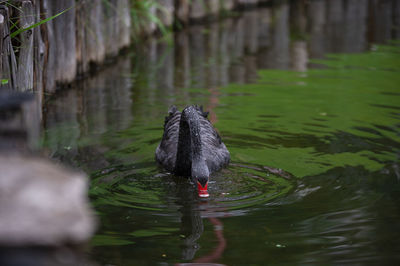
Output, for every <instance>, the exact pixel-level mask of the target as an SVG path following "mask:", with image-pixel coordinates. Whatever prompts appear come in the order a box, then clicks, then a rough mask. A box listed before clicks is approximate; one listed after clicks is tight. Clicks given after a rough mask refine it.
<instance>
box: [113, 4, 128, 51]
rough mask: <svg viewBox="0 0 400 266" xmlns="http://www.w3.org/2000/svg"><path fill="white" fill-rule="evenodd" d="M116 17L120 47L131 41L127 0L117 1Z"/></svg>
mask: <svg viewBox="0 0 400 266" xmlns="http://www.w3.org/2000/svg"><path fill="white" fill-rule="evenodd" d="M116 15H117V19H118V33H119V36H118V48H119V49H122V48H125V47H127V46H128V45H129V44H130V43H131V34H130V32H131V30H130V27H131V14H130V5H129V1H128V0H118V2H117V14H116Z"/></svg>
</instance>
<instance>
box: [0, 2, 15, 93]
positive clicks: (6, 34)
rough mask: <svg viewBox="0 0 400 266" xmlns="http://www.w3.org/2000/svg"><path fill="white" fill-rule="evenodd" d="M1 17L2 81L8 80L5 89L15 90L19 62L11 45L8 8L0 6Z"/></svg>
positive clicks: (0, 73) (3, 86)
mask: <svg viewBox="0 0 400 266" xmlns="http://www.w3.org/2000/svg"><path fill="white" fill-rule="evenodd" d="M0 15H1V16H2V17H3V23H0V24H1V25H0V28H1V29H0V32H1V34H2V35H0V37H1V40H0V41H1V42H2V50H1V60H0V62H1V65H2V66H1V70H2V71H1V72H0V76H1V79H2V80H7V81H8V83H7V84H4V85H1V87H2V88H5V89H14V86H15V83H16V72H17V62H16V59H15V54H14V50H13V47H12V44H11V37H10V27H9V24H8V21H9V13H8V8H7V7H6V6H4V5H0Z"/></svg>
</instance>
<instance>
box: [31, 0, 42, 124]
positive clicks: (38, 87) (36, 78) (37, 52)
mask: <svg viewBox="0 0 400 266" xmlns="http://www.w3.org/2000/svg"><path fill="white" fill-rule="evenodd" d="M33 4H34V22H35V23H36V22H39V21H40V1H38V0H37V1H34V2H33ZM40 29H41V27H35V28H34V29H33V46H34V47H33V91H34V92H35V94H36V95H37V101H38V104H37V106H38V108H39V110H41V108H42V103H43V97H44V93H43V89H44V88H43V62H44V51H45V47H44V43H43V39H42V33H41V30H40ZM39 116H40V120H41V118H42V112H41V111H40V112H39Z"/></svg>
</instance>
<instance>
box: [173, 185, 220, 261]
mask: <svg viewBox="0 0 400 266" xmlns="http://www.w3.org/2000/svg"><path fill="white" fill-rule="evenodd" d="M177 194H178V195H177V196H178V198H179V200H178V202H177V204H179V205H181V206H182V207H181V208H180V212H181V213H182V218H181V221H182V223H181V233H180V235H181V236H182V237H183V240H182V242H183V243H182V259H183V260H184V261H193V262H194V263H210V262H214V261H216V260H218V259H219V258H220V257H221V256H222V253H223V252H224V250H225V246H226V240H225V238H224V236H223V224H222V222H221V221H220V220H219V219H218V218H216V217H214V216H215V215H218V214H219V215H218V216H220V213H218V214H216V213H213V212H210V211H208V210H207V209H208V208H207V205H208V202H200V203H199V202H198V201H197V199H196V197H195V194H194V193H192V191H191V190H190V189H188V187H187V185H185V184H179V186H178V193H177ZM202 215H204V216H205V217H207V219H208V220H209V221H210V222H211V223H212V224H213V225H214V233H215V236H216V239H217V243H218V244H217V246H216V247H215V248H214V249H213V250H212V252H210V253H209V254H208V255H205V256H203V257H201V258H196V259H194V258H195V255H196V252H197V251H198V250H199V249H200V246H199V244H198V243H197V241H198V240H199V238H200V237H201V235H202V234H203V232H204V225H203V218H204V217H202ZM186 264H190V263H182V264H177V265H186Z"/></svg>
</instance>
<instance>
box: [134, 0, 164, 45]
mask: <svg viewBox="0 0 400 266" xmlns="http://www.w3.org/2000/svg"><path fill="white" fill-rule="evenodd" d="M163 12H166V10H165V8H164V7H163V6H162V5H160V4H159V3H158V2H157V1H156V0H131V19H132V27H133V30H134V31H133V34H134V35H133V37H134V38H138V36H139V35H140V34H141V33H142V32H143V31H144V30H145V29H146V27H148V26H149V24H150V23H154V24H155V25H156V26H157V28H158V29H159V30H160V31H161V33H162V34H163V35H167V33H168V29H167V28H166V27H165V25H164V24H163V23H162V21H161V20H160V18H159V17H158V16H157V13H163Z"/></svg>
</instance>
